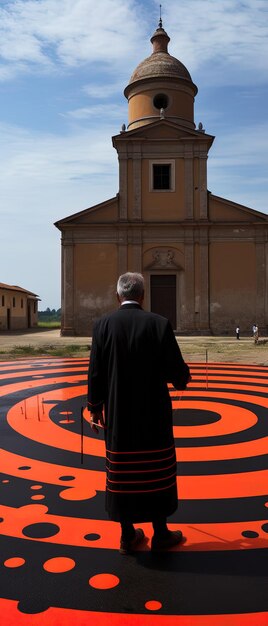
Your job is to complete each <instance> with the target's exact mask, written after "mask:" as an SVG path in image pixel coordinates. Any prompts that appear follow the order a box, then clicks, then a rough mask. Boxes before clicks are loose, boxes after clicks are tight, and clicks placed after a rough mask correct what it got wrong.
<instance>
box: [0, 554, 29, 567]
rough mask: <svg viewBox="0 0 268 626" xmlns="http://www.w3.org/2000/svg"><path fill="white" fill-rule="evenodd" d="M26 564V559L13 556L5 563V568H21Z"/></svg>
mask: <svg viewBox="0 0 268 626" xmlns="http://www.w3.org/2000/svg"><path fill="white" fill-rule="evenodd" d="M24 563H25V559H22V558H21V557H19V556H13V557H12V558H11V559H7V560H6V561H4V565H5V567H21V566H22V565H24Z"/></svg>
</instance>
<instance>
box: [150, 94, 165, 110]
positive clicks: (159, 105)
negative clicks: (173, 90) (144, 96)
mask: <svg viewBox="0 0 268 626" xmlns="http://www.w3.org/2000/svg"><path fill="white" fill-rule="evenodd" d="M153 102H154V106H155V108H156V109H159V110H160V109H166V108H167V106H168V97H167V96H166V95H165V94H164V93H158V94H157V95H156V96H155V97H154V100H153Z"/></svg>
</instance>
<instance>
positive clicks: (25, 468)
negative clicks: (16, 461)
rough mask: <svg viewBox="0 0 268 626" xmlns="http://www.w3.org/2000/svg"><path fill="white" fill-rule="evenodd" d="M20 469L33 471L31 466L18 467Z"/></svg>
mask: <svg viewBox="0 0 268 626" xmlns="http://www.w3.org/2000/svg"><path fill="white" fill-rule="evenodd" d="M18 469H20V470H29V469H31V466H30V465H21V466H20V467H18Z"/></svg>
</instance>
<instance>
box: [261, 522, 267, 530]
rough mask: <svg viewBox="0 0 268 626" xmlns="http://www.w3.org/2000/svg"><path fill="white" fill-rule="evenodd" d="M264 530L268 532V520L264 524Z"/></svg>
mask: <svg viewBox="0 0 268 626" xmlns="http://www.w3.org/2000/svg"><path fill="white" fill-rule="evenodd" d="M262 530H263V531H264V532H265V533H268V523H267V522H266V524H263V525H262Z"/></svg>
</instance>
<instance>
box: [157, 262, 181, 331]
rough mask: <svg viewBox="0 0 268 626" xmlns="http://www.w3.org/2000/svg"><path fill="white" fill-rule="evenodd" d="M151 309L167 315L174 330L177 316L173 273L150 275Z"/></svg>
mask: <svg viewBox="0 0 268 626" xmlns="http://www.w3.org/2000/svg"><path fill="white" fill-rule="evenodd" d="M151 311H153V313H158V314H159V315H163V316H164V317H167V318H168V319H169V321H170V323H171V326H172V328H173V330H176V328H177V316H176V276H175V274H167V275H164V274H152V275H151Z"/></svg>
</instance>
